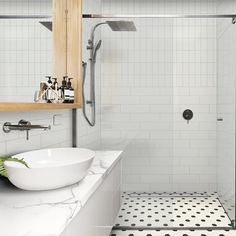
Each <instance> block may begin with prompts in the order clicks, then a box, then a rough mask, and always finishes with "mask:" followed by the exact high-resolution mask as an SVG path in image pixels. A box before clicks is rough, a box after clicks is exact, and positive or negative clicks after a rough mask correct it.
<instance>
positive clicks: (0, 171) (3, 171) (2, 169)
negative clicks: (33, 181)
mask: <svg viewBox="0 0 236 236" xmlns="http://www.w3.org/2000/svg"><path fill="white" fill-rule="evenodd" d="M5 161H15V162H19V163H21V164H23V165H24V166H26V167H27V168H29V166H28V164H27V163H26V162H25V161H24V159H17V158H13V157H0V175H1V176H3V177H6V178H8V176H7V171H6V169H5V167H4V165H3V163H4V162H5Z"/></svg>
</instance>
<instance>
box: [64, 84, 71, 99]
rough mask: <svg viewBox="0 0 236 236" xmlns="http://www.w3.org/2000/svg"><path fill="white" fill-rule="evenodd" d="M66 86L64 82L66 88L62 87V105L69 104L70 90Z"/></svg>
mask: <svg viewBox="0 0 236 236" xmlns="http://www.w3.org/2000/svg"><path fill="white" fill-rule="evenodd" d="M68 84H69V83H68V81H66V87H64V103H69V102H70V89H69V86H68Z"/></svg>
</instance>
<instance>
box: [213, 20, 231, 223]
mask: <svg viewBox="0 0 236 236" xmlns="http://www.w3.org/2000/svg"><path fill="white" fill-rule="evenodd" d="M217 42H218V44H217V47H218V48H217V52H218V71H217V74H218V81H217V90H218V91H217V92H218V94H217V160H218V163H217V167H218V168H217V170H218V173H217V185H218V186H217V187H218V194H219V198H220V201H221V203H222V205H223V207H224V208H225V211H226V213H227V214H228V216H229V218H230V219H231V220H232V223H233V224H235V105H236V104H235V79H236V67H235V55H236V29H235V25H233V24H231V25H229V23H227V22H226V20H224V19H221V20H218V28H217Z"/></svg>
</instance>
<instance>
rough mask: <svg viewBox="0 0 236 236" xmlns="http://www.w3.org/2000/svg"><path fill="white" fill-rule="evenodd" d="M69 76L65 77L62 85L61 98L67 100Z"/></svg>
mask: <svg viewBox="0 0 236 236" xmlns="http://www.w3.org/2000/svg"><path fill="white" fill-rule="evenodd" d="M66 79H67V76H63V80H62V85H61V97H62V99H63V100H65V88H66V86H67V81H66Z"/></svg>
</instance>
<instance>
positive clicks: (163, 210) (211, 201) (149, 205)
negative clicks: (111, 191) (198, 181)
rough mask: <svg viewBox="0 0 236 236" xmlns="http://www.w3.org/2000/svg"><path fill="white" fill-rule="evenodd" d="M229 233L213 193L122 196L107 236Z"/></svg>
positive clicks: (224, 214) (227, 219) (223, 213)
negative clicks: (114, 220)
mask: <svg viewBox="0 0 236 236" xmlns="http://www.w3.org/2000/svg"><path fill="white" fill-rule="evenodd" d="M229 229H231V221H230V219H229V217H228V215H227V214H226V212H225V210H224V208H223V206H222V205H221V203H220V201H219V199H218V197H217V194H216V193H196V192H195V193H136V192H126V193H123V196H122V206H121V209H120V212H119V214H118V217H117V219H116V223H115V225H114V227H113V232H112V233H111V235H112V236H156V235H158V236H159V235H166V236H167V235H173V233H174V235H176V236H177V235H186V236H187V235H188V236H191V235H193V236H195V235H221V236H223V235H232V232H233V233H234V235H236V234H235V231H225V230H229ZM173 230H175V231H173ZM176 230H177V231H176ZM189 230H193V231H189ZM209 230H213V231H212V232H210V231H209ZM215 230H219V231H215ZM222 230H223V231H222ZM187 231H188V233H187ZM177 232H182V233H180V234H177ZM200 232H202V233H200ZM204 232H207V233H204ZM217 232H219V234H218V233H217Z"/></svg>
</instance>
